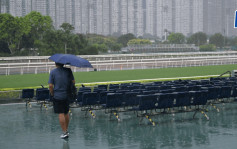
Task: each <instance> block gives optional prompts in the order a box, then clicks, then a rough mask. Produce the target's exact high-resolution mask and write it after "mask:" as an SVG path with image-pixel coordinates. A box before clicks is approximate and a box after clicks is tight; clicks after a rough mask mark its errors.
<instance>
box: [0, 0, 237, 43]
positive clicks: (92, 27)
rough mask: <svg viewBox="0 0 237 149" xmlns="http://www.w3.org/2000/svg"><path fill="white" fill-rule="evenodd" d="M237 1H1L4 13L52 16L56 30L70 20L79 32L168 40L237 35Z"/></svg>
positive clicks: (1, 10) (1, 8)
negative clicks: (198, 35) (236, 25)
mask: <svg viewBox="0 0 237 149" xmlns="http://www.w3.org/2000/svg"><path fill="white" fill-rule="evenodd" d="M236 9H237V0H0V12H1V13H10V14H11V15H13V16H18V17H21V16H25V15H27V14H28V13H30V12H31V11H38V12H40V13H41V14H42V15H48V16H50V17H51V18H52V20H53V24H54V26H55V28H56V29H58V28H60V26H61V25H62V23H64V22H66V23H70V24H71V25H73V26H74V27H75V32H76V33H83V34H86V33H95V34H101V35H122V34H127V33H132V34H134V35H135V36H137V37H138V36H143V35H151V36H156V37H159V38H160V39H166V37H167V35H168V34H169V33H170V32H175V33H182V34H184V35H185V36H189V35H191V34H194V33H197V32H205V33H207V34H208V35H213V34H215V33H222V34H223V35H225V36H236V35H237V30H236V29H234V12H235V10H236Z"/></svg>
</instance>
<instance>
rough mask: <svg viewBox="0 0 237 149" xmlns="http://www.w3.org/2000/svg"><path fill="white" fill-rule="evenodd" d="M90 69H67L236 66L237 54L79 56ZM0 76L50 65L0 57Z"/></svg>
mask: <svg viewBox="0 0 237 149" xmlns="http://www.w3.org/2000/svg"><path fill="white" fill-rule="evenodd" d="M82 57H83V58H86V59H88V60H89V61H90V63H91V64H92V66H93V67H94V68H77V67H71V69H72V70H73V71H74V72H78V71H94V70H95V69H96V70H97V71H102V70H128V69H153V68H168V67H193V66H207V65H225V64H237V52H197V53H196V52H194V53H159V54H126V55H95V56H82ZM0 62H1V63H0V75H11V74H30V73H34V74H38V73H49V72H50V71H51V70H52V69H53V68H55V64H54V62H52V61H50V60H48V56H47V57H46V56H44V57H7V58H0Z"/></svg>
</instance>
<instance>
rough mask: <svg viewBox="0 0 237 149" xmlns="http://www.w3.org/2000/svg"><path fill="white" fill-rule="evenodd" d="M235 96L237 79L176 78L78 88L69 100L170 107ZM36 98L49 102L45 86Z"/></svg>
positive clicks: (30, 93) (27, 94)
mask: <svg viewBox="0 0 237 149" xmlns="http://www.w3.org/2000/svg"><path fill="white" fill-rule="evenodd" d="M230 97H237V79H236V78H211V79H208V80H176V81H166V82H152V83H147V84H142V83H131V84H111V85H98V86H97V87H94V88H93V89H92V88H89V87H81V88H79V90H78V94H77V99H71V100H70V101H71V103H76V104H77V105H79V106H82V107H88V108H90V109H93V106H98V105H99V106H101V108H117V107H133V109H132V110H149V109H166V108H172V107H184V106H193V105H194V106H197V105H205V104H206V103H207V102H208V101H216V100H217V99H224V98H230ZM22 98H26V99H30V98H34V89H24V90H22ZM35 99H36V100H37V101H51V100H50V96H49V90H48V89H47V88H39V89H36V96H35Z"/></svg>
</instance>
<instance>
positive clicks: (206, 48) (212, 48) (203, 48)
mask: <svg viewBox="0 0 237 149" xmlns="http://www.w3.org/2000/svg"><path fill="white" fill-rule="evenodd" d="M200 51H216V47H215V45H213V44H207V45H201V46H200Z"/></svg>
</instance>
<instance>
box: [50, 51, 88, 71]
mask: <svg viewBox="0 0 237 149" xmlns="http://www.w3.org/2000/svg"><path fill="white" fill-rule="evenodd" d="M49 59H50V60H52V61H54V62H56V63H61V64H66V65H71V66H76V67H83V68H93V67H92V66H91V63H90V62H89V61H88V60H86V59H84V58H81V57H78V56H76V55H72V54H54V55H52V56H50V57H49Z"/></svg>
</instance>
